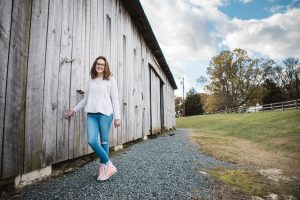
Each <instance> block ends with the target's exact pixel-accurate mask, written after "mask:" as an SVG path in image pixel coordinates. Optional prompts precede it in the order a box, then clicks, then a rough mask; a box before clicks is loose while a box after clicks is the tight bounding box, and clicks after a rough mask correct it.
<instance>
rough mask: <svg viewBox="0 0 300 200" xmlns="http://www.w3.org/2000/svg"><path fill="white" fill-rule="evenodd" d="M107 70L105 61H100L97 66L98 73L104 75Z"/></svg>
mask: <svg viewBox="0 0 300 200" xmlns="http://www.w3.org/2000/svg"><path fill="white" fill-rule="evenodd" d="M104 69H105V60H103V59H98V60H97V64H96V72H97V74H103V73H104Z"/></svg>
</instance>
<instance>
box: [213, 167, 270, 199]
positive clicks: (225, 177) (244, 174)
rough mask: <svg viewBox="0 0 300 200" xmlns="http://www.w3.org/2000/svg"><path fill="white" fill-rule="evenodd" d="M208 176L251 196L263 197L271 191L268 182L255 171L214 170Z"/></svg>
mask: <svg viewBox="0 0 300 200" xmlns="http://www.w3.org/2000/svg"><path fill="white" fill-rule="evenodd" d="M209 174H210V175H211V176H213V177H215V178H216V179H218V180H221V181H222V182H224V183H226V184H227V185H229V186H231V187H237V188H239V189H240V190H242V191H243V192H244V193H246V194H248V195H251V196H264V195H267V194H268V192H269V191H271V190H272V189H273V188H272V186H271V185H270V184H269V182H268V180H267V179H266V178H265V177H263V176H261V175H260V174H259V173H258V172H256V171H251V170H244V169H223V168H215V169H212V170H210V171H209Z"/></svg>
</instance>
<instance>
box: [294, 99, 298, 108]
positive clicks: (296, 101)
mask: <svg viewBox="0 0 300 200" xmlns="http://www.w3.org/2000/svg"><path fill="white" fill-rule="evenodd" d="M295 104H296V109H298V99H296V100H295Z"/></svg>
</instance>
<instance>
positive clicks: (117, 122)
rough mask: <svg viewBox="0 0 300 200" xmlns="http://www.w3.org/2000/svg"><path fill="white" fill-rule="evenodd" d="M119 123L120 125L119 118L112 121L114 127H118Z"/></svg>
mask: <svg viewBox="0 0 300 200" xmlns="http://www.w3.org/2000/svg"><path fill="white" fill-rule="evenodd" d="M120 125H121V120H120V119H115V121H114V126H115V128H117V127H119V126H120Z"/></svg>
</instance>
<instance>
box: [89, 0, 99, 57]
mask: <svg viewBox="0 0 300 200" xmlns="http://www.w3.org/2000/svg"><path fill="white" fill-rule="evenodd" d="M97 8H98V6H97V0H91V27H90V41H91V42H90V60H91V62H93V61H94V60H95V58H97V57H98V56H99V36H98V35H99V33H98V14H101V13H98V10H97Z"/></svg>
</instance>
